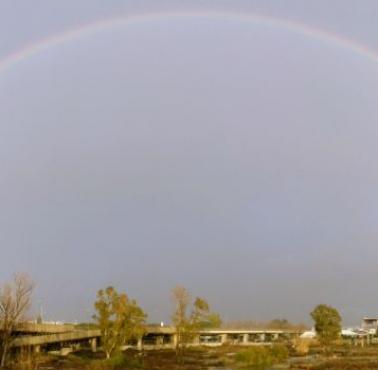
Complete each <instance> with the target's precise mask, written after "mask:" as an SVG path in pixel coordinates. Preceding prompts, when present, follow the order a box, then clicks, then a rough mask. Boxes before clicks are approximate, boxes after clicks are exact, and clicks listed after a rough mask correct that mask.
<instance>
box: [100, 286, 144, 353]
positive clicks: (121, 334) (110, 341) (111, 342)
mask: <svg viewBox="0 0 378 370" xmlns="http://www.w3.org/2000/svg"><path fill="white" fill-rule="evenodd" d="M95 309H96V312H97V313H96V315H94V316H93V318H94V319H95V320H96V322H97V324H98V326H99V328H100V330H101V335H102V344H103V349H104V351H105V354H106V358H108V359H109V358H110V357H111V356H112V354H113V353H114V352H115V351H116V350H117V349H118V348H119V347H120V346H122V345H124V344H126V343H127V342H128V341H130V340H131V339H138V338H141V337H142V336H143V333H144V330H145V321H146V314H145V313H144V312H143V310H142V309H141V308H140V307H139V306H138V304H137V302H136V301H135V300H131V299H129V297H128V296H127V295H126V294H125V293H118V292H117V291H116V290H115V289H114V288H113V287H108V288H106V289H105V290H99V291H98V293H97V300H96V302H95Z"/></svg>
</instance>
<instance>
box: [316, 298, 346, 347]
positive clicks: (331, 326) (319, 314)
mask: <svg viewBox="0 0 378 370" xmlns="http://www.w3.org/2000/svg"><path fill="white" fill-rule="evenodd" d="M311 317H312V319H313V320H314V322H315V330H316V333H317V335H318V338H319V341H320V342H321V343H322V344H323V345H329V344H331V343H332V342H333V341H335V340H336V339H337V338H339V336H340V332H341V316H340V314H339V312H338V311H337V310H336V308H333V307H331V306H327V305H324V304H321V305H318V306H316V307H315V309H314V310H313V311H312V312H311Z"/></svg>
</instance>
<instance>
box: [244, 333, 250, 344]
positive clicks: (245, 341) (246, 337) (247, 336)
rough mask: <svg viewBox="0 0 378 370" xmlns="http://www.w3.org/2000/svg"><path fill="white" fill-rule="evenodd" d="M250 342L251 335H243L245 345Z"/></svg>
mask: <svg viewBox="0 0 378 370" xmlns="http://www.w3.org/2000/svg"><path fill="white" fill-rule="evenodd" d="M248 342H249V334H243V344H248Z"/></svg>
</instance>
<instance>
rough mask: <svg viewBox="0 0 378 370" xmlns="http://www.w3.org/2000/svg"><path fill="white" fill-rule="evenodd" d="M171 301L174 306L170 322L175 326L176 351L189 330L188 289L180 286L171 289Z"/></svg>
mask: <svg viewBox="0 0 378 370" xmlns="http://www.w3.org/2000/svg"><path fill="white" fill-rule="evenodd" d="M172 301H173V304H174V306H175V308H174V311H173V315H172V322H173V324H174V326H175V328H176V335H177V341H176V352H177V353H178V352H179V351H180V349H182V347H183V346H184V345H185V343H186V341H187V339H188V334H189V332H190V322H189V318H188V317H187V311H188V306H189V304H190V302H191V296H190V293H189V291H188V290H187V289H186V288H184V287H182V286H179V285H178V286H176V287H175V288H173V289H172Z"/></svg>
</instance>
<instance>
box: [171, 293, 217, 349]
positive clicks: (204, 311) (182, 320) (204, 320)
mask: <svg viewBox="0 0 378 370" xmlns="http://www.w3.org/2000/svg"><path fill="white" fill-rule="evenodd" d="M172 299H173V302H174V305H175V309H174V312H173V315H172V322H173V324H174V326H175V328H176V335H177V343H176V352H177V353H178V352H180V351H181V350H182V349H183V348H184V347H185V346H186V345H187V343H188V342H190V341H191V340H192V339H193V337H194V336H195V335H196V333H197V332H198V331H200V330H202V329H205V328H215V327H219V326H220V325H221V323H222V320H221V318H220V316H219V315H218V314H217V313H213V312H211V311H210V306H209V303H208V302H207V300H206V299H204V298H200V297H197V298H195V300H194V302H193V305H192V298H191V295H190V293H189V291H188V290H187V289H186V288H184V287H182V286H177V287H175V288H174V289H173V290H172ZM190 307H191V310H190ZM189 312H190V314H189Z"/></svg>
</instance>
